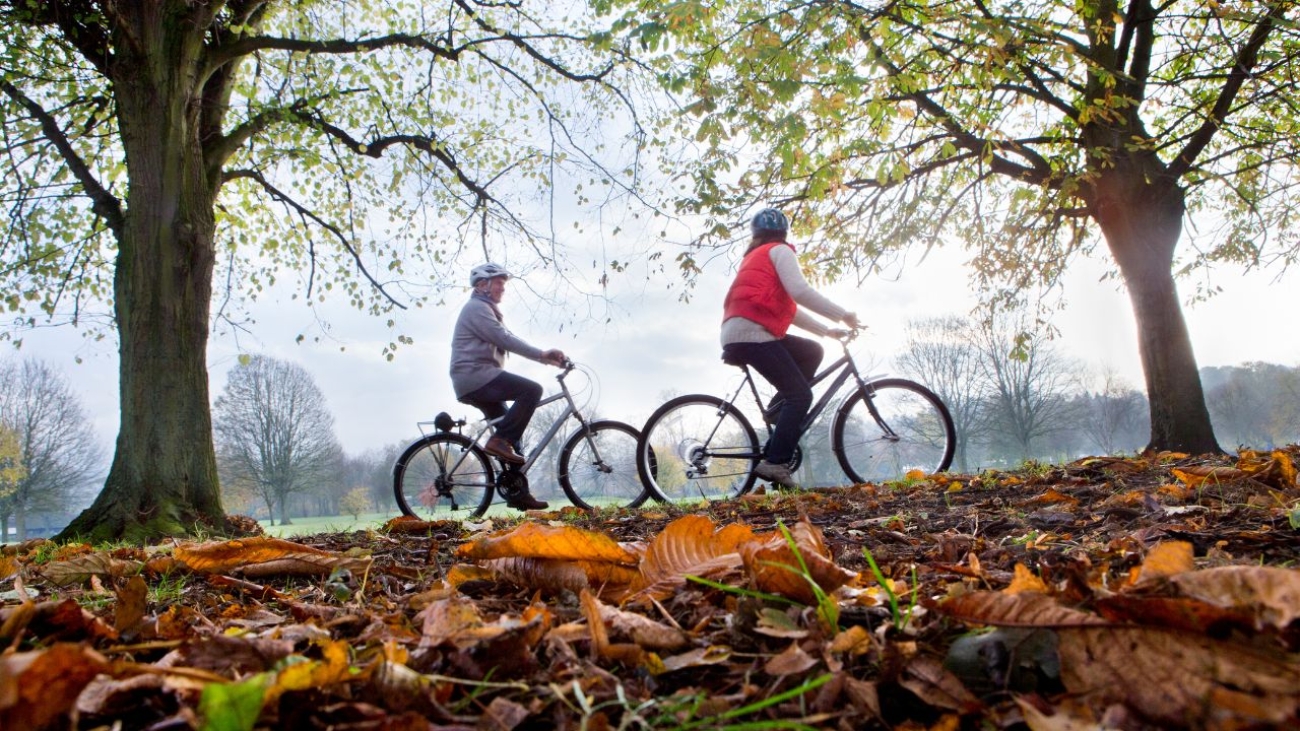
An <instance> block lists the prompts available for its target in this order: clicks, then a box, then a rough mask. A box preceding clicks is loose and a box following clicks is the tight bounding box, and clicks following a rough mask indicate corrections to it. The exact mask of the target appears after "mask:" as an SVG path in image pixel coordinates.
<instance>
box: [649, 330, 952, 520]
mask: <svg viewBox="0 0 1300 731" xmlns="http://www.w3.org/2000/svg"><path fill="white" fill-rule="evenodd" d="M857 335H858V331H857V330H850V331H848V333H847V334H845V335H844V336H843V337H840V338H837V340H838V341H839V343H840V346H841V348H842V349H843V351H844V354H843V355H842V356H840V357H839V358H838V359H837V360H836V361H835V362H834V363H831V364H830V365H828V366H826V367H825V368H823V369H822V371H821V372H820V373H818V374H817V375H816V376H814V377H813V379H812V385H813V387H814V388H816V387H817V386H819V385H821V384H823V383H825V382H827V380H828V379H830V382H829V385H828V386H827V387H826V389H825V390H824V391H823V392H822V393H821V396H820V397H819V398H817V400H816V401H815V402H814V403H813V405H812V407H811V408H810V409H809V411H808V415H807V417H805V418H804V421H803V422H802V423H801V424H800V426H799V435H800V441H801V442H802V441H803V439H804V437H805V436H806V435H807V434H808V431H809V428H810V427H811V426H812V425H813V423H814V422H816V421H817V418H818V417H819V416H820V415H821V413H822V411H823V410H824V409H826V407H827V405H829V404H830V402H831V399H832V398H834V397H835V395H836V394H837V393H838V392H839V391H840V390H841V388H842V387H843V386H844V385H845V384H846V383H850V382H851V383H852V384H853V387H852V391H851V392H850V393H848V394H847V395H846V396H845V397H844V398H843V399H842V401H841V403H840V405H839V406H838V407H836V409H835V412H834V417H833V418H832V420H831V424H830V444H831V450H832V451H833V452H834V453H835V456H836V458H837V460H838V462H839V466H840V468H841V469H842V470H843V471H844V474H845V475H847V476H848V478H849V479H850V480H852V481H853V482H854V483H855V484H861V483H866V482H888V481H891V480H897V479H900V478H903V477H905V476H906V475H907V474H908V473H911V472H913V471H916V470H919V471H920V472H923V473H925V474H933V473H935V472H942V471H943V470H946V469H947V468H948V467H949V465H951V464H952V456H953V450H954V448H955V447H956V430H955V428H954V427H953V421H952V416H951V415H950V414H949V412H948V407H947V406H945V405H944V403H943V401H942V400H940V398H939V397H938V396H936V395H935V394H934V392H932V391H931V390H930V389H928V388H926V387H925V386H922V385H921V384H919V383H916V382H914V381H910V380H907V379H904V378H882V377H881V376H879V375H870V376H868V377H866V378H864V377H863V376H862V374H861V373H860V372H859V371H858V366H857V363H856V362H855V361H854V360H853V357H852V355H851V354H850V353H849V343H850V342H852V341H853V340H854V339H855V338H856V337H857ZM724 362H727V363H728V365H735V366H738V367H739V368H740V369H741V370H742V371H743V372H744V377H743V378H742V379H741V382H740V385H739V386H737V387H736V390H735V391H734V392H732V394H731V396H730V397H729V398H725V399H724V398H719V397H717V396H711V395H706V394H691V395H687V396H678V397H677V398H674V399H672V400H670V401H668V402H667V403H665V404H663V405H662V406H660V407H659V408H658V409H657V410H656V411H655V412H654V413H653V414H651V415H650V418H649V419H648V420H647V421H646V423H645V426H643V427H642V428H641V438H640V440H639V441H638V442H637V455H638V459H637V472H638V474H639V475H640V477H641V484H642V486H643V487H645V489H646V492H647V493H649V494H650V495H651V496H653V497H654V498H655V499H657V500H660V501H665V502H666V501H671V500H684V499H698V498H704V499H705V500H720V499H727V498H733V497H737V496H739V495H743V494H745V493H746V492H749V491H750V490H751V489H752V488H753V486H754V481H755V480H756V479H757V476H756V475H755V474H754V472H753V469H754V467H755V466H757V465H758V463H759V461H761V460H762V459H763V448H762V445H760V444H759V440H758V433H757V432H756V431H755V429H754V427H753V426H752V425H751V424H750V420H749V418H747V417H746V416H745V414H744V413H742V412H741V409H740V408H739V407H738V406H737V405H736V402H737V399H739V398H740V396H741V393H743V392H744V391H745V390H746V388H748V390H749V393H750V394H751V395H752V397H753V399H754V404H755V405H756V406H757V410H758V412H759V413H762V414H763V416H762V421H763V424H764V425H765V426H766V428H767V432H768V435H769V437H770V435H771V431H772V425H773V424H774V423H775V420H776V416H777V414H778V413H779V407H780V405H779V403H773V404H769V405H768V406H767V407H766V408H764V406H763V400H762V399H761V397H760V396H759V392H758V387H757V386H756V385H755V382H754V376H753V374H752V373H751V372H750V369H749V367H748V366H746V365H744V364H741V363H735V362H730V361H727V359H726V358H724ZM832 376H834V378H832ZM653 455H658V456H657V458H655V459H653V460H651V459H650V457H651V456H653ZM803 459H804V449H803V446H802V444H801V445H800V446H799V447H797V448H796V449H795V455H794V457H793V459H792V460H791V462H790V471H791V472H795V471H796V470H798V469H799V466H800V465H801V464H802V462H803Z"/></svg>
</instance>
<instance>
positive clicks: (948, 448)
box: [831, 378, 957, 483]
mask: <svg viewBox="0 0 1300 731" xmlns="http://www.w3.org/2000/svg"><path fill="white" fill-rule="evenodd" d="M956 434H957V432H956V429H954V428H953V424H952V416H951V415H949V413H948V407H947V406H944V404H943V401H941V400H939V397H938V396H936V395H934V392H932V391H930V389H928V388H926V387H925V386H922V385H921V384H919V383H914V382H912V381H909V380H906V379H903V378H886V379H882V380H879V381H873V382H871V383H868V384H867V385H866V388H865V389H859V390H858V391H857V393H854V394H853V395H851V396H849V398H848V399H846V400H845V401H844V403H843V404H842V405H841V406H840V408H839V410H838V411H837V412H836V413H835V421H834V422H833V423H832V425H831V445H832V448H833V449H834V450H835V456H836V458H838V459H839V462H840V467H841V468H843V469H844V474H846V475H848V476H849V479H851V480H853V481H854V482H856V483H863V482H889V481H891V480H900V479H903V478H904V477H905V476H906V475H907V474H908V473H909V472H914V471H920V472H922V473H924V474H926V475H931V474H934V473H936V472H942V471H944V470H946V469H948V466H949V465H950V464H952V453H953V449H954V448H955V447H956V445H957V436H956Z"/></svg>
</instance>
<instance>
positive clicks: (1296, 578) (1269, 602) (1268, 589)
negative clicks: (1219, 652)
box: [1171, 566, 1300, 629]
mask: <svg viewBox="0 0 1300 731" xmlns="http://www.w3.org/2000/svg"><path fill="white" fill-rule="evenodd" d="M1171 582H1172V583H1173V585H1174V586H1176V587H1177V588H1178V590H1179V591H1180V592H1181V593H1182V594H1183V595H1184V596H1188V597H1192V598H1194V599H1199V600H1201V601H1204V602H1208V603H1210V604H1214V605H1216V606H1220V607H1225V608H1237V609H1245V610H1248V611H1249V612H1250V613H1251V614H1253V615H1254V617H1255V622H1256V629H1263V628H1265V627H1271V628H1273V629H1284V628H1286V626H1287V625H1289V624H1291V622H1292V621H1294V620H1295V619H1296V618H1297V617H1300V571H1297V570H1296V569H1283V568H1275V567H1271V566H1223V567H1219V568H1212V569H1204V570H1201V571H1192V572H1188V573H1184V574H1179V575H1178V576H1175V577H1173V578H1172V579H1171Z"/></svg>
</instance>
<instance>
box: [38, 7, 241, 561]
mask: <svg viewBox="0 0 1300 731" xmlns="http://www.w3.org/2000/svg"><path fill="white" fill-rule="evenodd" d="M148 5H150V4H148V3H145V4H142V5H141V6H140V7H142V8H143V7H145V6H148ZM152 12H156V10H154V11H152ZM140 13H141V14H140V16H139V17H138V18H136V20H137V21H138V22H137V24H135V25H133V26H129V27H126V28H122V29H120V30H119V32H121V33H125V34H131V35H132V36H134V37H133V38H132V41H134V42H133V43H123V44H118V48H119V51H120V53H119V54H118V55H117V56H116V57H115V59H114V61H113V62H112V63H113V82H114V93H115V97H116V101H117V104H118V107H119V108H118V114H119V117H118V118H119V120H120V123H121V126H122V130H121V131H122V140H123V145H124V148H125V153H126V162H127V168H128V171H129V179H130V187H129V190H128V196H127V201H129V204H130V208H129V209H128V210H127V211H126V215H125V219H124V224H123V228H122V230H121V231H120V232H119V241H118V243H119V251H118V258H117V266H116V272H115V277H114V282H113V286H114V290H113V294H114V307H115V313H116V316H117V330H118V338H119V346H118V349H119V353H120V355H121V365H120V371H119V378H120V385H119V390H120V394H121V419H122V421H121V427H120V431H119V432H118V437H117V451H116V454H115V455H114V458H113V464H112V467H111V468H110V470H109V474H108V479H107V481H106V482H105V484H104V489H103V491H102V492H101V493H100V495H99V497H98V498H97V499H96V500H95V502H94V504H93V505H91V506H90V507H89V508H87V509H86V510H85V511H84V512H83V513H82V514H81V515H79V516H78V517H77V518H76V520H74V521H73V522H72V523H71V524H70V525H69V526H68V527H67V528H66V529H65V530H64V531H63V533H62V534H61V537H73V536H80V537H82V538H86V539H91V540H106V539H110V538H126V539H128V540H146V539H149V538H153V537H157V536H161V535H176V534H185V533H189V532H192V531H193V530H194V528H195V527H196V526H200V525H201V526H205V527H206V528H208V529H217V530H221V529H222V527H223V525H224V513H223V511H222V507H221V498H220V492H219V489H218V482H217V468H216V452H215V449H214V447H213V441H212V421H211V413H210V410H209V409H210V406H209V400H208V373H207V342H208V328H209V307H210V303H211V294H212V273H213V265H214V261H215V252H214V248H213V247H214V243H213V238H214V232H215V227H216V224H215V219H214V214H213V205H214V201H215V192H216V186H217V184H218V182H219V181H217V180H212V179H210V178H209V175H208V171H207V170H206V169H205V165H204V158H203V147H202V143H201V140H200V127H199V114H200V111H201V109H202V106H203V105H202V103H201V102H200V98H199V94H198V92H197V90H196V89H195V88H194V84H195V83H196V73H195V70H194V69H195V67H196V64H197V63H198V62H197V60H196V58H195V56H196V55H197V54H198V53H199V48H198V45H197V43H198V42H197V40H196V36H195V35H191V34H193V33H194V29H193V28H187V27H185V25H184V24H180V23H168V22H166V21H165V20H160V19H159V18H157V17H152V16H151V14H150V13H151V11H150V10H148V9H144V10H141V11H140ZM199 37H201V36H199ZM132 51H137V52H138V53H139V55H135V54H134V53H132Z"/></svg>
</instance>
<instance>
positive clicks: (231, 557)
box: [172, 536, 370, 577]
mask: <svg viewBox="0 0 1300 731" xmlns="http://www.w3.org/2000/svg"><path fill="white" fill-rule="evenodd" d="M172 555H173V556H175V558H176V560H177V561H180V562H181V563H183V564H185V566H187V567H188V568H189V569H190V570H191V571H194V572H195V573H202V574H235V575H239V576H248V577H262V576H275V575H291V576H329V575H330V574H331V573H333V572H334V571H335V570H338V569H348V570H352V571H358V572H364V571H365V570H366V569H367V568H368V567H369V566H370V559H369V558H356V557H351V556H342V555H339V554H336V553H331V552H329V551H322V550H320V549H319V548H312V547H311V546H304V545H302V544H299V543H294V542H292V541H286V540H283V539H281V538H268V537H262V536H258V537H254V538H243V539H240V540H236V541H220V542H214V543H202V544H184V543H182V544H180V545H178V546H176V549H175V551H174V552H173V554H172Z"/></svg>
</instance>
